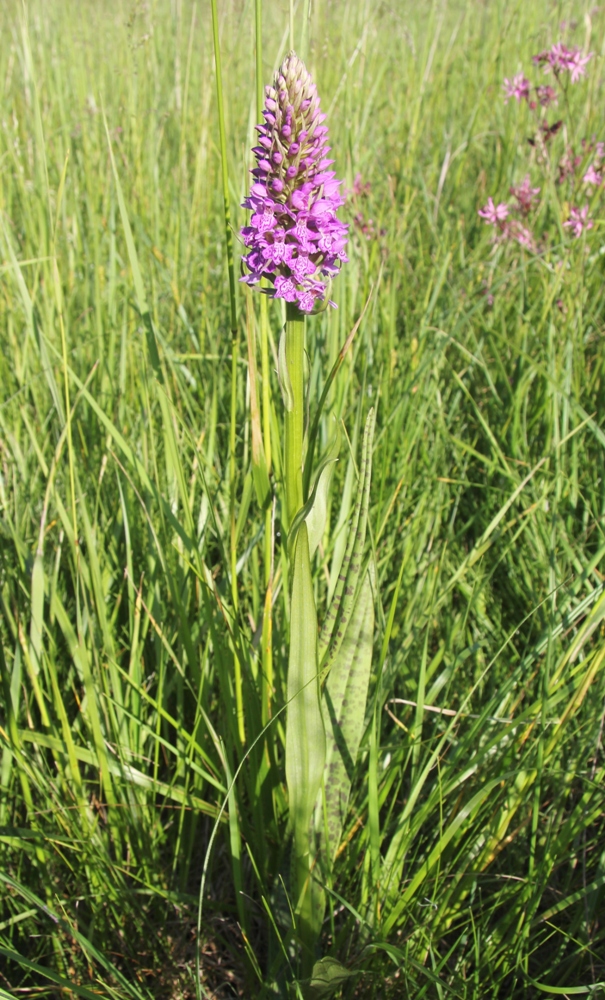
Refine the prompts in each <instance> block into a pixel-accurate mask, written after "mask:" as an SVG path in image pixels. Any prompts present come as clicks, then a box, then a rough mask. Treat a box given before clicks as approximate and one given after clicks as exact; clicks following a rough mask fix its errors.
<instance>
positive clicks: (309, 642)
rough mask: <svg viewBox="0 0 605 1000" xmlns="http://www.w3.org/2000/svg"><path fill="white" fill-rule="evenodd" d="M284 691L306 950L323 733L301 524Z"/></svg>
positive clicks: (313, 915)
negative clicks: (286, 703)
mask: <svg viewBox="0 0 605 1000" xmlns="http://www.w3.org/2000/svg"><path fill="white" fill-rule="evenodd" d="M287 693H288V716H287V725H286V781H287V783H288V796H289V806H290V823H291V826H292V831H293V834H294V853H293V869H294V871H293V874H294V883H295V885H296V896H297V900H298V903H297V911H298V914H299V934H300V937H301V940H302V941H303V942H306V943H307V944H308V945H309V948H310V947H311V942H312V941H313V940H314V938H315V937H316V935H317V933H318V931H319V929H320V928H321V920H322V916H323V906H318V905H315V902H314V896H315V892H314V888H315V887H314V884H312V881H311V867H312V862H313V855H314V851H313V831H312V817H313V809H314V806H315V800H316V798H317V793H318V791H319V786H320V782H321V779H322V775H323V771H324V764H325V758H326V736H325V731H324V721H323V713H322V709H321V701H320V693H319V675H318V669H317V613H316V610H315V598H314V596H313V580H312V577H311V563H310V559H309V542H308V533H307V526H306V524H305V523H303V524H302V525H301V527H300V530H299V532H298V536H297V539H296V549H295V554H294V574H293V582H292V604H291V610H290V657H289V662H288V692H287Z"/></svg>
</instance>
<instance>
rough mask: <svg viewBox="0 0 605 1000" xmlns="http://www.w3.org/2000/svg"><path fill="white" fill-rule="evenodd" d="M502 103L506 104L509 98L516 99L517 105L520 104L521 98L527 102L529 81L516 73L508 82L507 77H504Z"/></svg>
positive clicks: (521, 74)
mask: <svg viewBox="0 0 605 1000" xmlns="http://www.w3.org/2000/svg"><path fill="white" fill-rule="evenodd" d="M502 86H503V87H504V93H505V97H504V103H505V104H508V102H509V101H510V99H511V97H514V98H516V100H517V103H518V104H520V103H521V101H522V100H523V98H525V100H527V98H528V97H529V80H528V79H527V77H526V76H524V74H523V73H517V75H516V76H514V77H513V78H512V80H509V79H508V77H506V76H505V77H504V83H503V84H502Z"/></svg>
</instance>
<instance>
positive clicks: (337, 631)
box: [319, 409, 375, 679]
mask: <svg viewBox="0 0 605 1000" xmlns="http://www.w3.org/2000/svg"><path fill="white" fill-rule="evenodd" d="M374 425H375V413H374V409H371V410H370V412H369V413H368V416H367V420H366V425H365V430H364V434H363V444H362V458H361V469H360V474H359V493H358V497H357V502H356V504H355V509H354V511H353V518H352V521H351V526H350V529H349V538H348V540H347V547H346V550H345V555H344V559H343V562H342V566H341V569H340V573H339V575H338V584H337V586H336V590H335V591H334V596H333V598H332V602H331V604H330V607H329V609H328V613H327V614H326V618H325V620H324V623H323V627H322V630H321V634H320V636H319V657H320V666H321V671H322V679H323V677H325V676H326V675H327V674H328V673H329V671H330V669H331V667H332V665H333V664H334V662H335V660H336V657H337V655H338V651H339V649H340V647H341V645H342V641H343V637H344V634H345V631H346V626H347V624H348V622H349V620H350V618H351V613H352V611H353V608H354V606H355V601H356V595H357V589H358V585H359V579H360V576H361V561H362V556H363V548H364V544H365V537H366V528H367V523H368V508H369V505H370V481H371V476H372V439H373V435H374Z"/></svg>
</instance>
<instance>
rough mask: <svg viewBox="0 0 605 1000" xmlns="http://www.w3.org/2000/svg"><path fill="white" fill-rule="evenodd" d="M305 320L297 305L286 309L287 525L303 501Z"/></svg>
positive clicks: (290, 305)
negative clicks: (288, 394)
mask: <svg viewBox="0 0 605 1000" xmlns="http://www.w3.org/2000/svg"><path fill="white" fill-rule="evenodd" d="M304 345H305V320H304V316H302V315H301V313H300V311H299V309H298V307H297V306H295V305H293V304H291V303H288V305H287V309H286V365H287V368H288V377H289V380H290V386H291V388H292V408H291V409H290V410H288V409H287V410H286V462H285V465H286V512H287V516H288V525H290V524H292V521H293V520H294V517H295V515H296V514H297V512H298V511H299V510H300V508H301V507H302V504H303V490H302V463H303V433H304V417H305V394H304V376H303V358H304Z"/></svg>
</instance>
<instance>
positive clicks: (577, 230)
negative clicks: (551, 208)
mask: <svg viewBox="0 0 605 1000" xmlns="http://www.w3.org/2000/svg"><path fill="white" fill-rule="evenodd" d="M563 225H564V227H565V228H566V229H570V230H571V232H572V234H573V235H574V236H575V238H576V239H578V237H580V236H581V235H582V233H583V232H584V230H585V229H592V227H593V221H592V219H589V218H588V205H584V206H583V207H582V208H570V210H569V219H568V220H567V222H564V223H563Z"/></svg>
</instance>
